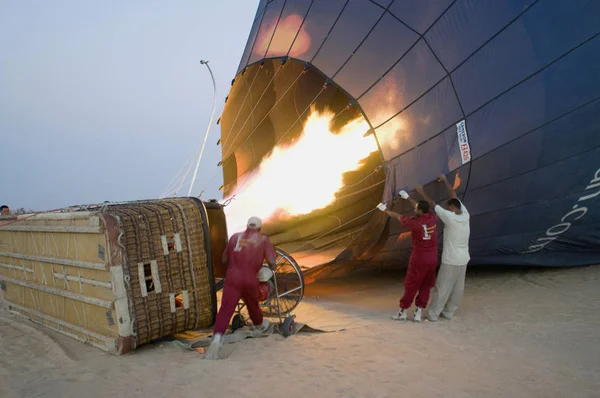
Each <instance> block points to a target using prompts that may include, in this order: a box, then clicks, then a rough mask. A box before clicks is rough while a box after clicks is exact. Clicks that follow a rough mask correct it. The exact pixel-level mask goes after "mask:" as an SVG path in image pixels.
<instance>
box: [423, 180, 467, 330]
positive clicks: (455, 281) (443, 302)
mask: <svg viewBox="0 0 600 398" xmlns="http://www.w3.org/2000/svg"><path fill="white" fill-rule="evenodd" d="M439 179H440V181H442V182H443V183H444V184H445V185H446V188H447V189H448V194H449V195H450V199H449V200H448V201H447V202H446V206H447V209H444V208H443V207H441V206H440V205H436V204H435V202H434V201H433V200H431V198H430V197H429V196H427V195H426V194H425V192H424V191H423V188H422V187H419V188H417V191H418V192H419V194H421V196H422V197H423V198H424V199H425V200H426V201H428V202H429V203H430V204H431V205H432V206H433V207H434V210H435V212H436V214H437V215H438V217H439V218H440V219H441V220H442V221H443V222H444V243H443V244H444V246H443V249H442V264H441V265H440V270H439V272H438V275H437V280H436V285H435V291H434V294H433V299H432V301H431V304H430V305H429V308H428V311H427V312H428V314H427V318H428V319H429V320H430V321H432V322H435V321H437V320H438V317H439V316H440V314H442V315H443V316H444V318H447V319H452V317H453V316H454V313H455V312H456V310H458V307H459V305H460V302H461V300H462V297H463V293H464V289H465V273H466V271H467V264H468V262H469V260H470V259H471V257H470V255H469V236H470V233H471V231H470V226H469V220H470V216H469V211H468V210H467V208H466V207H465V205H464V204H463V203H462V202H461V201H460V200H458V197H457V196H456V192H455V191H454V188H452V186H451V185H450V184H449V183H448V180H447V179H446V176H444V175H441V176H440V177H439Z"/></svg>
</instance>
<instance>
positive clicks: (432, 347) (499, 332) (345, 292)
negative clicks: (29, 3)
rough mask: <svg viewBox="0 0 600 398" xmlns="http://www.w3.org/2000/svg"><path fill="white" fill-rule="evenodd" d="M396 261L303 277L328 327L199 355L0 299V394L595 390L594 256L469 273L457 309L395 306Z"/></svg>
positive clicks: (307, 312)
mask: <svg viewBox="0 0 600 398" xmlns="http://www.w3.org/2000/svg"><path fill="white" fill-rule="evenodd" d="M403 274H404V272H402V271H401V272H395V273H394V272H373V271H371V272H366V273H365V272H362V273H358V274H355V275H352V276H348V277H345V278H339V279H333V280H327V281H322V282H318V283H316V284H313V285H310V286H309V287H308V289H307V292H306V295H305V300H304V301H303V302H302V304H301V305H300V307H299V308H298V309H297V311H296V315H297V319H298V321H301V322H303V323H307V324H308V325H309V326H311V327H313V328H319V329H322V330H327V331H332V332H331V333H315V334H304V333H301V334H298V335H296V336H292V337H290V338H287V339H284V338H283V337H281V336H278V335H277V336H275V335H274V336H270V337H267V338H260V339H249V340H246V341H244V342H242V343H237V344H232V345H228V346H226V347H225V348H224V349H223V352H222V354H223V356H224V357H225V358H224V359H222V360H220V361H206V360H203V359H201V356H200V354H198V353H197V352H194V351H187V350H184V349H183V348H182V347H180V346H179V345H177V344H176V343H173V342H162V343H156V344H151V345H148V346H145V347H142V348H140V349H138V350H137V351H136V352H135V353H133V354H128V355H125V356H122V357H115V356H110V355H108V354H105V353H103V352H101V351H99V350H96V349H94V348H92V347H89V346H85V345H83V344H81V343H79V342H76V341H73V340H71V339H69V338H67V337H64V336H61V335H58V334H56V333H53V332H50V331H46V330H44V329H43V328H41V327H39V326H36V325H34V324H33V323H31V322H29V321H26V320H22V319H21V318H17V317H15V316H14V315H11V314H9V313H7V312H5V311H3V312H0V397H2V398H13V397H15V398H16V397H19V398H21V397H85V398H94V397H210V396H218V397H221V396H223V397H226V396H237V397H279V396H286V397H400V396H409V397H478V398H481V397H511V398H514V397H573V398H574V397H598V396H600V342H599V338H600V267H598V266H596V267H585V268H578V269H546V270H514V269H512V270H511V269H508V270H507V269H504V270H489V269H488V270H483V269H477V268H473V269H471V270H470V271H469V272H468V275H467V287H466V292H465V298H464V300H463V303H462V306H461V308H460V310H459V312H458V313H457V315H456V317H455V318H454V319H453V320H451V321H447V320H440V321H438V322H435V323H432V322H426V323H422V324H414V323H405V324H403V323H398V322H394V321H392V320H390V319H389V316H390V315H391V314H392V313H393V312H394V311H396V309H397V303H398V299H399V296H400V295H401V293H402V278H403Z"/></svg>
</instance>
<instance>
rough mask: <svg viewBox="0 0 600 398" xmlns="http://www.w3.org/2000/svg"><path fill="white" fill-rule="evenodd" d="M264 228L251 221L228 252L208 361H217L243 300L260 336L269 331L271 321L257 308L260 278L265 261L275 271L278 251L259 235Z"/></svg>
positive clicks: (259, 222)
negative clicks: (224, 338)
mask: <svg viewBox="0 0 600 398" xmlns="http://www.w3.org/2000/svg"><path fill="white" fill-rule="evenodd" d="M261 226H262V221H261V220H260V218H258V217H251V218H250V219H249V220H248V224H247V229H246V231H244V232H238V233H236V234H233V236H232V237H231V238H230V239H229V243H228V244H227V247H226V248H225V252H224V253H223V257H222V259H223V264H227V273H226V276H225V284H224V286H223V298H222V300H221V309H220V310H219V313H218V314H217V319H216V320H215V327H214V330H213V338H212V341H211V344H210V346H209V347H208V349H207V351H206V354H205V356H204V357H205V358H206V359H218V357H219V351H220V349H221V346H222V345H223V335H224V334H225V331H226V330H227V327H228V326H229V321H230V320H231V317H232V316H233V313H234V312H235V308H236V306H237V304H238V302H239V301H240V299H243V300H244V303H245V304H246V308H247V309H248V313H249V314H250V319H251V320H252V324H253V325H254V328H255V330H256V331H257V332H259V333H260V332H265V331H266V330H267V329H268V328H269V321H268V320H267V319H263V314H262V311H261V310H260V308H259V306H258V296H259V290H258V285H259V281H258V276H257V275H258V272H259V271H260V269H261V267H262V265H263V261H264V260H267V263H268V264H269V266H270V268H271V269H275V265H276V264H275V248H274V247H273V244H271V242H270V241H269V238H268V237H267V236H265V235H263V234H261V233H260V228H261Z"/></svg>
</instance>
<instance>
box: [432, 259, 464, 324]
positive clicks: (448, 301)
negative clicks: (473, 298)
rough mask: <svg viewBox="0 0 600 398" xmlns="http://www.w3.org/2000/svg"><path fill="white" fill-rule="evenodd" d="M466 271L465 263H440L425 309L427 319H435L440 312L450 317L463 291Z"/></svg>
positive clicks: (456, 307) (460, 299)
mask: <svg viewBox="0 0 600 398" xmlns="http://www.w3.org/2000/svg"><path fill="white" fill-rule="evenodd" d="M466 271H467V266H466V265H449V264H444V263H442V265H441V266H440V271H439V272H438V275H437V278H436V282H435V289H434V290H433V295H432V297H433V298H432V300H431V304H430V305H429V308H428V310H427V318H428V319H429V320H431V321H436V320H437V319H438V317H439V316H440V314H442V315H443V316H444V317H445V318H447V319H452V317H453V316H454V313H455V312H456V310H458V307H459V306H460V302H461V301H462V298H463V294H464V292H465V274H466Z"/></svg>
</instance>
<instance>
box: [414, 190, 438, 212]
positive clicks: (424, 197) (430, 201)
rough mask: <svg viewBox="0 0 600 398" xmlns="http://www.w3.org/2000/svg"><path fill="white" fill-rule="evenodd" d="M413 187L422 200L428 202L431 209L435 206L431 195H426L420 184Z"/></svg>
mask: <svg viewBox="0 0 600 398" xmlns="http://www.w3.org/2000/svg"><path fill="white" fill-rule="evenodd" d="M415 189H416V190H417V193H418V194H419V195H421V197H422V198H423V200H425V201H426V202H427V203H429V206H431V208H432V209H433V208H435V202H434V201H433V199H431V197H430V196H429V195H427V194H426V193H425V190H424V189H423V186H422V185H419V186H417V187H415Z"/></svg>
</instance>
